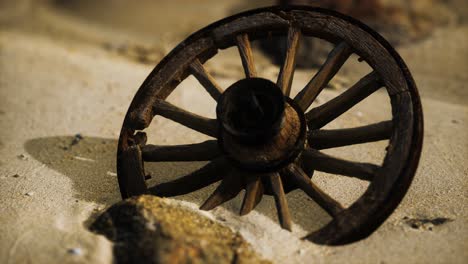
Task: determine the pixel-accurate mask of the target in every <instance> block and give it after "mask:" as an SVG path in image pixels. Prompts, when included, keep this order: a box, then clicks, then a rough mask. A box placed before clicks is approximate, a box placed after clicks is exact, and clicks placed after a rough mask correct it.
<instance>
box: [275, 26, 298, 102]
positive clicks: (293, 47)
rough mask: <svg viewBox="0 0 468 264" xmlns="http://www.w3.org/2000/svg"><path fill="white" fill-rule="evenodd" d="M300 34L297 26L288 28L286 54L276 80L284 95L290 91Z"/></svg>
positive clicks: (287, 94)
mask: <svg viewBox="0 0 468 264" xmlns="http://www.w3.org/2000/svg"><path fill="white" fill-rule="evenodd" d="M300 36H301V31H300V29H299V28H297V27H290V28H289V31H288V39H287V48H286V56H285V59H284V63H283V65H282V66H281V69H280V73H279V76H278V81H277V82H276V84H277V85H278V87H280V88H281V90H282V91H283V94H284V95H286V96H289V94H290V93H291V84H292V80H293V76H294V69H295V68H296V53H297V49H298V48H299V39H300Z"/></svg>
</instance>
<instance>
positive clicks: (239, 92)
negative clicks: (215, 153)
mask: <svg viewBox="0 0 468 264" xmlns="http://www.w3.org/2000/svg"><path fill="white" fill-rule="evenodd" d="M216 114H217V117H218V121H219V123H220V130H219V145H220V147H221V149H222V150H223V152H224V153H225V154H226V155H227V156H228V157H229V158H230V159H231V161H233V163H234V164H235V165H237V166H238V167H241V168H243V169H247V170H251V171H261V172H267V171H275V170H278V169H279V168H281V167H283V166H285V165H287V164H289V163H290V162H291V161H293V160H294V159H295V158H296V157H297V156H298V155H299V153H300V152H301V151H302V150H303V148H304V144H305V134H306V125H305V117H304V113H303V112H302V111H301V110H300V108H299V107H298V106H297V105H296V104H295V103H294V101H292V100H291V99H289V98H287V97H284V96H283V93H282V92H281V90H280V89H279V87H278V86H277V85H276V84H274V83H272V82H271V81H269V80H266V79H262V78H248V79H243V80H240V81H238V82H236V83H234V84H233V85H231V86H230V87H229V88H228V89H226V91H225V92H224V93H223V94H222V96H221V97H220V99H219V101H218V106H217V108H216Z"/></svg>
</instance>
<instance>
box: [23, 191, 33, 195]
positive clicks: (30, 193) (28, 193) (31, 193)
mask: <svg viewBox="0 0 468 264" xmlns="http://www.w3.org/2000/svg"><path fill="white" fill-rule="evenodd" d="M24 195H26V196H33V195H34V192H27V193H25V194H24Z"/></svg>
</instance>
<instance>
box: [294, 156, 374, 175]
mask: <svg viewBox="0 0 468 264" xmlns="http://www.w3.org/2000/svg"><path fill="white" fill-rule="evenodd" d="M302 157H303V158H304V161H305V162H307V163H308V166H310V167H312V168H314V170H318V171H323V172H327V173H332V174H339V175H344V176H349V177H355V178H358V179H361V180H367V181H372V179H373V178H374V176H375V173H376V171H377V170H378V169H379V168H380V167H379V166H377V165H374V164H370V163H359V162H353V161H347V160H342V159H338V158H335V157H332V156H329V155H327V154H324V153H322V152H320V151H318V150H314V149H308V150H305V151H304V152H303V153H302Z"/></svg>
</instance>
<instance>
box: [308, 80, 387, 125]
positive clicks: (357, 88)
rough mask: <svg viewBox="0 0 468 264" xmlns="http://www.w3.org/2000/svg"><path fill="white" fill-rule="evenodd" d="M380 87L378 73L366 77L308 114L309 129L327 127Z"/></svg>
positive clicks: (380, 82)
mask: <svg viewBox="0 0 468 264" xmlns="http://www.w3.org/2000/svg"><path fill="white" fill-rule="evenodd" d="M380 87H382V81H381V80H380V77H379V76H378V75H377V74H376V72H372V73H370V74H368V75H366V76H365V77H364V78H362V79H361V80H359V81H358V82H357V83H356V84H355V85H353V86H352V87H351V88H349V89H348V90H346V91H345V92H344V93H342V94H340V95H339V96H337V97H335V98H333V99H332V100H330V101H328V102H326V103H325V104H323V105H321V106H318V107H316V108H313V109H311V110H310V111H309V112H308V113H306V119H307V121H308V126H309V128H310V129H317V128H321V127H323V126H325V125H326V124H328V123H330V122H331V121H332V120H334V119H335V118H337V117H338V116H340V115H342V114H343V113H344V112H346V111H348V110H349V109H350V108H351V107H353V106H354V105H356V104H358V103H359V102H361V101H362V100H364V99H365V98H366V97H368V96H369V95H371V94H372V93H373V92H375V91H376V90H377V89H379V88H380Z"/></svg>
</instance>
